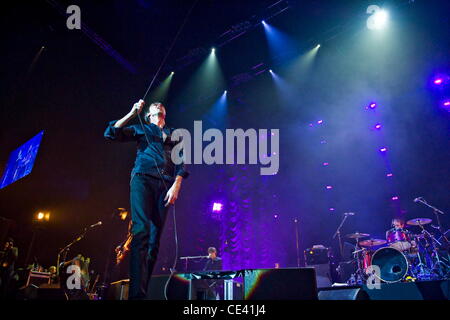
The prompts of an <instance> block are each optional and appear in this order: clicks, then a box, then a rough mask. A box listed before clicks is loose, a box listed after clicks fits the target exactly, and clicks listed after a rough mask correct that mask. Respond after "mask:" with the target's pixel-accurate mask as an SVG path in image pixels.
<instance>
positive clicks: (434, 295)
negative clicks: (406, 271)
mask: <svg viewBox="0 0 450 320" xmlns="http://www.w3.org/2000/svg"><path fill="white" fill-rule="evenodd" d="M319 300H450V280H441V281H422V282H409V283H392V284H386V283H383V284H381V288H380V289H369V288H368V287H367V286H362V287H361V288H351V289H349V288H328V289H323V290H320V291H319Z"/></svg>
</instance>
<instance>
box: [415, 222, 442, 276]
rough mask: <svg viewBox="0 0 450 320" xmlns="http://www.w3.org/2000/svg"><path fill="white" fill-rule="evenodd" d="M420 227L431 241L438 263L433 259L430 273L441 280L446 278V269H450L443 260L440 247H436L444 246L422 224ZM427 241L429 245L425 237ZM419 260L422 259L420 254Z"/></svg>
mask: <svg viewBox="0 0 450 320" xmlns="http://www.w3.org/2000/svg"><path fill="white" fill-rule="evenodd" d="M438 223H439V220H438ZM418 226H419V227H420V228H421V229H422V234H424V235H426V236H428V238H429V239H431V248H432V251H433V255H434V258H435V259H436V261H433V259H432V261H431V263H432V265H431V270H430V271H431V272H434V273H436V274H437V275H438V276H439V277H440V278H443V277H446V276H447V274H444V273H445V271H444V270H445V269H447V270H448V268H449V267H448V265H447V264H446V263H445V262H444V261H442V260H441V258H440V254H439V250H438V247H437V246H436V244H437V245H438V246H441V245H442V244H441V243H440V242H439V241H438V240H437V239H436V238H435V237H434V236H433V235H432V234H431V233H430V232H428V231H427V230H425V228H424V227H423V225H422V224H421V223H419V224H418ZM425 241H427V243H428V240H427V237H425ZM429 245H430V244H429ZM419 259H420V254H419ZM447 273H448V271H447Z"/></svg>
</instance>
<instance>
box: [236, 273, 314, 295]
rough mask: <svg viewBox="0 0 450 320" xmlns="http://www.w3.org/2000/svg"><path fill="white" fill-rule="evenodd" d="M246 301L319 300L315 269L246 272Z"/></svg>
mask: <svg viewBox="0 0 450 320" xmlns="http://www.w3.org/2000/svg"><path fill="white" fill-rule="evenodd" d="M244 299H245V300H317V286H316V273H315V270H314V268H286V269H251V270H245V271H244Z"/></svg>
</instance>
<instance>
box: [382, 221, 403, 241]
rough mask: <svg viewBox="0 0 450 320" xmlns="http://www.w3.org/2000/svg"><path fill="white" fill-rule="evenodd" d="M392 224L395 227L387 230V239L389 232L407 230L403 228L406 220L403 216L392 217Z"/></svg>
mask: <svg viewBox="0 0 450 320" xmlns="http://www.w3.org/2000/svg"><path fill="white" fill-rule="evenodd" d="M391 225H392V226H393V228H392V229H389V230H388V231H386V239H387V237H388V235H389V233H390V232H392V231H397V230H402V231H406V230H403V229H404V228H405V220H403V219H402V218H394V219H392V223H391Z"/></svg>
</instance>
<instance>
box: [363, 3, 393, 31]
mask: <svg viewBox="0 0 450 320" xmlns="http://www.w3.org/2000/svg"><path fill="white" fill-rule="evenodd" d="M366 13H368V14H370V17H369V18H367V28H368V29H370V30H381V29H384V28H385V27H386V25H387V22H388V19H389V13H388V12H387V11H386V10H383V9H381V8H380V7H379V6H377V5H371V6H368V7H367V10H366Z"/></svg>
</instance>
